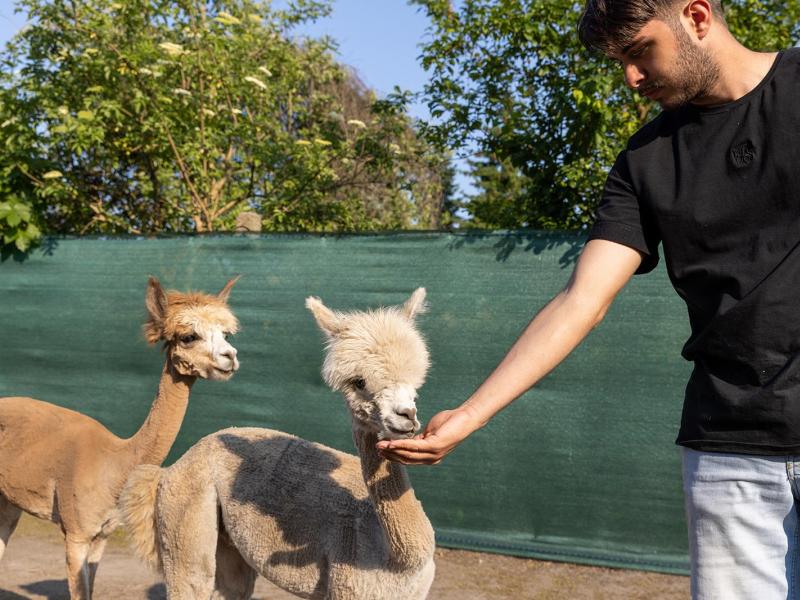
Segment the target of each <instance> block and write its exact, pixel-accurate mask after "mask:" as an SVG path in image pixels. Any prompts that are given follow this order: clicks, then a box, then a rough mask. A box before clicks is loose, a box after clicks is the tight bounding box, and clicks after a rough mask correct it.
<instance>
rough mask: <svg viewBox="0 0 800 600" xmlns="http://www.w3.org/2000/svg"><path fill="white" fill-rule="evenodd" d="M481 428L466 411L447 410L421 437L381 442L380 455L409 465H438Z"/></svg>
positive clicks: (461, 409)
mask: <svg viewBox="0 0 800 600" xmlns="http://www.w3.org/2000/svg"><path fill="white" fill-rule="evenodd" d="M480 425H481V423H478V422H476V419H475V417H474V416H473V414H472V412H471V411H470V410H468V409H466V408H464V407H460V408H456V409H454V410H445V411H442V412H440V413H438V414H437V415H435V416H434V417H433V418H432V419H431V420H430V422H429V423H428V424H427V425H426V426H425V430H424V431H423V432H422V434H421V435H418V436H416V437H415V438H413V439H410V440H384V441H382V442H378V451H379V452H380V453H381V455H383V456H384V457H385V458H388V459H389V460H392V461H395V462H400V463H404V464H407V465H436V464H439V463H440V462H441V461H442V459H443V458H444V457H445V456H447V455H448V454H450V452H452V451H453V449H454V448H455V447H456V446H457V445H458V444H460V443H461V442H462V441H463V440H464V438H466V437H467V436H468V435H469V434H471V433H472V432H473V431H475V430H476V429H478V428H479V427H480Z"/></svg>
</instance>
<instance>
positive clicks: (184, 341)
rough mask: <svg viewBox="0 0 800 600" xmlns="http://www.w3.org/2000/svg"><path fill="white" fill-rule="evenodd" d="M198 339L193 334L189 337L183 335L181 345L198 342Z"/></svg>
mask: <svg viewBox="0 0 800 600" xmlns="http://www.w3.org/2000/svg"><path fill="white" fill-rule="evenodd" d="M197 339H198V337H197V336H196V335H195V334H193V333H191V334H189V335H182V336H181V343H182V344H191V343H192V342H196V341H197Z"/></svg>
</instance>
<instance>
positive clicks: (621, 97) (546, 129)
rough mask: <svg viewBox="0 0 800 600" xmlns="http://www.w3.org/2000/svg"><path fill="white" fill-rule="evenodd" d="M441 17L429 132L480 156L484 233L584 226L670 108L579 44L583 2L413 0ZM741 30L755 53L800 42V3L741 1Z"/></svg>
mask: <svg viewBox="0 0 800 600" xmlns="http://www.w3.org/2000/svg"><path fill="white" fill-rule="evenodd" d="M412 2H413V3H414V4H417V5H419V6H420V7H422V8H423V9H424V10H425V11H426V13H427V15H428V17H429V18H430V20H431V25H430V28H429V31H428V33H429V40H430V41H428V42H427V43H426V44H425V45H424V46H423V48H422V65H423V67H425V68H426V69H427V70H429V71H430V80H429V83H428V84H427V85H426V87H425V91H424V95H425V97H426V99H427V102H428V105H429V108H430V112H431V115H432V116H433V118H434V119H435V123H434V124H431V125H429V127H428V135H429V136H430V138H431V139H433V140H435V141H436V142H437V143H439V144H442V145H443V146H448V147H460V148H464V149H465V151H466V152H469V153H474V154H476V155H477V159H474V160H472V161H471V171H470V173H471V175H472V176H473V177H474V178H475V179H476V182H477V185H478V188H479V192H478V194H477V195H476V196H475V197H473V198H471V200H470V202H469V203H467V204H466V207H467V208H468V210H469V211H470V212H471V214H472V216H473V219H472V220H471V221H470V223H471V224H472V225H473V226H480V227H489V228H491V227H504V228H517V227H536V228H544V229H553V228H565V229H580V228H584V227H587V226H588V225H589V224H590V223H592V221H593V219H594V211H595V208H596V204H597V201H598V200H599V198H600V195H601V191H602V188H603V185H604V183H605V179H606V174H607V172H608V169H609V168H610V167H611V165H612V164H613V161H614V159H615V158H616V155H617V153H618V152H619V151H620V150H622V148H623V146H624V143H625V140H627V138H628V137H629V136H630V135H631V134H633V133H634V132H635V131H636V129H638V128H639V127H640V126H641V125H642V124H644V122H646V121H647V120H649V119H651V118H652V117H654V116H655V114H657V110H658V108H657V107H656V106H654V105H653V104H652V103H650V102H649V101H646V100H645V99H643V98H641V97H637V96H635V95H634V94H633V93H632V92H631V91H630V90H628V89H627V88H626V87H625V86H624V85H623V84H622V74H621V71H620V69H619V67H618V66H617V65H616V64H614V63H613V62H611V61H610V60H608V59H606V58H605V57H603V56H601V55H599V54H594V53H590V52H588V51H586V50H585V49H584V48H583V47H582V46H581V44H580V42H579V40H578V37H577V33H576V30H577V27H576V25H577V22H578V19H579V17H580V14H581V11H582V9H583V4H584V3H583V2H575V1H574V0H547V2H541V1H539V0H463V1H461V2H459V3H458V4H457V8H456V7H454V6H453V3H452V2H450V1H449V0H412ZM727 19H728V21H729V24H730V28H731V30H732V32H733V33H734V35H736V36H737V37H738V38H739V39H740V40H741V41H742V42H743V43H745V44H746V45H747V46H748V47H750V48H753V49H758V50H775V49H780V48H785V47H788V46H791V45H792V44H793V43H794V41H795V40H797V39H798V37H799V36H800V0H788V1H783V0H782V1H780V2H779V1H777V0H731V1H730V2H728V3H727Z"/></svg>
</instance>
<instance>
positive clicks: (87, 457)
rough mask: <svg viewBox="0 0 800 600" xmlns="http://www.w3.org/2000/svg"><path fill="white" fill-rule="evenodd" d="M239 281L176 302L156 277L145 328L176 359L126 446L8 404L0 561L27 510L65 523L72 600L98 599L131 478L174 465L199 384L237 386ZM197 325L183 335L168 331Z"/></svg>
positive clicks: (57, 413)
mask: <svg viewBox="0 0 800 600" xmlns="http://www.w3.org/2000/svg"><path fill="white" fill-rule="evenodd" d="M234 281H235V280H231V281H229V282H228V284H227V285H226V286H225V288H224V289H223V290H222V292H220V294H219V295H218V296H208V295H205V294H199V293H193V294H188V295H184V294H180V293H178V292H170V293H169V294H167V293H165V292H164V291H163V290H162V289H161V286H160V284H159V283H158V281H157V280H156V279H154V278H151V279H150V281H149V284H148V289H147V294H146V306H147V308H148V312H149V318H148V321H147V323H146V324H145V326H144V329H145V332H146V336H147V338H148V340H149V341H150V342H151V343H155V342H157V341H158V340H163V341H164V343H165V345H166V353H167V359H166V362H165V364H164V368H163V370H162V373H161V380H160V382H159V387H158V395H157V396H156V399H155V401H154V402H153V405H152V407H151V409H150V412H149V414H148V415H147V419H146V420H145V422H144V424H143V425H142V426H141V428H140V429H139V431H138V432H137V433H136V434H135V435H134V436H133V437H131V438H128V439H121V438H118V437H117V436H115V435H114V434H113V433H111V432H110V431H108V430H107V429H106V428H105V427H103V425H101V424H100V423H98V422H97V421H95V420H94V419H92V418H90V417H87V416H86V415H82V414H80V413H78V412H75V411H72V410H68V409H65V408H61V407H60V406H56V405H53V404H48V403H47V402H41V401H39V400H34V399H32V398H19V397H13V398H0V556H2V554H3V551H4V550H5V547H6V544H7V543H8V539H9V537H10V536H11V534H12V533H13V532H14V528H15V527H16V525H17V522H18V520H19V517H20V514H21V512H22V511H23V510H24V511H25V512H28V513H30V514H32V515H34V516H37V517H39V518H41V519H48V520H51V521H53V522H55V523H58V524H59V525H60V526H61V529H62V531H63V532H64V539H65V545H66V558H67V582H68V585H69V592H70V597H71V598H73V599H74V598H82V599H87V600H88V599H89V598H90V597H91V594H92V587H93V583H94V578H95V574H96V572H97V567H98V563H99V562H100V558H101V557H102V554H103V550H104V548H105V543H106V539H107V537H108V536H109V535H110V533H111V532H112V531H114V529H115V528H116V527H117V524H118V521H119V519H118V514H117V509H116V504H117V499H118V497H119V493H120V492H121V491H122V487H123V486H124V484H125V481H126V480H127V478H128V475H129V474H130V473H131V471H133V469H134V468H135V467H136V466H138V465H142V464H154V465H158V464H161V462H162V461H163V460H164V458H166V456H167V453H168V452H169V449H170V448H171V447H172V443H173V442H174V441H175V437H176V436H177V433H178V430H179V429H180V426H181V422H182V421H183V416H184V414H185V412H186V407H187V404H188V401H189V392H190V390H191V387H192V384H193V383H194V381H195V379H196V378H197V377H205V378H209V379H220V380H225V379H229V378H230V377H231V376H232V375H233V373H234V371H235V370H236V369H237V368H238V366H239V363H238V360H237V359H236V350H235V349H234V348H233V346H231V345H230V344H229V343H228V342H227V341H225V339H224V336H225V334H226V333H231V332H234V331H235V330H236V327H237V322H236V318H235V317H234V316H233V314H232V313H231V312H230V310H229V309H228V308H227V306H226V300H227V298H228V294H229V293H230V290H231V287H232V286H233V283H234ZM189 322H191V323H193V325H191V326H188V327H186V328H184V329H181V328H180V327H179V326H178V325H176V326H175V327H172V326H170V325H169V324H170V323H176V324H186V323H189Z"/></svg>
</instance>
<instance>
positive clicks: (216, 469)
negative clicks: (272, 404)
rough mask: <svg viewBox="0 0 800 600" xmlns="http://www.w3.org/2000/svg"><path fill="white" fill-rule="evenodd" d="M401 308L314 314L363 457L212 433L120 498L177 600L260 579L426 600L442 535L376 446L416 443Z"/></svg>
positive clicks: (143, 471) (281, 438)
mask: <svg viewBox="0 0 800 600" xmlns="http://www.w3.org/2000/svg"><path fill="white" fill-rule="evenodd" d="M424 296H425V292H424V290H422V289H420V290H417V291H416V292H415V293H414V295H412V297H411V298H410V299H409V300H408V302H406V303H405V304H404V305H403V306H402V307H396V308H388V309H381V310H377V311H372V312H368V313H367V312H355V313H334V312H333V311H331V310H329V309H328V308H327V307H325V306H324V305H323V304H322V302H321V301H319V300H317V299H314V298H310V299H308V300H307V303H306V304H307V306H308V308H309V309H310V310H311V311H312V313H313V314H314V316H315V318H316V320H317V323H318V324H319V326H320V328H321V329H322V330H323V332H324V333H325V335H326V337H327V344H326V357H325V363H324V367H323V375H324V378H325V380H326V382H327V383H328V384H329V385H330V386H331V387H333V388H334V389H336V390H338V391H340V392H342V393H343V395H344V396H345V398H346V401H347V406H348V408H349V409H350V414H351V417H352V423H353V439H354V441H355V445H356V448H357V450H358V456H353V455H350V454H346V453H344V452H340V451H338V450H334V449H332V448H328V447H326V446H323V445H321V444H316V443H314V442H310V441H306V440H302V439H300V438H297V437H295V436H292V435H289V434H286V433H282V432H279V431H272V430H269V429H257V428H232V429H225V430H223V431H219V432H217V433H214V434H212V435H209V436H207V437H205V438H203V439H202V440H200V441H199V442H198V443H197V444H195V445H194V446H193V447H192V448H190V449H189V451H188V452H187V453H186V454H185V455H184V456H183V457H181V458H180V460H178V461H177V462H176V463H175V464H174V465H172V466H171V467H170V468H168V469H156V468H140V469H137V470H136V471H134V473H133V474H132V476H131V477H130V479H129V480H128V483H127V484H126V487H125V491H124V492H123V494H122V497H121V500H120V506H121V508H122V512H123V519H124V521H125V524H126V526H127V527H128V529H129V533H130V534H131V536H132V537H133V539H134V542H135V544H136V548H137V552H138V553H139V555H140V556H143V557H144V558H146V559H148V560H149V561H151V562H152V563H154V564H155V565H156V566H157V567H159V568H160V569H161V570H162V571H163V573H164V577H165V581H166V584H167V591H168V596H169V598H170V599H171V600H175V599H185V600H188V599H190V598H191V599H195V598H204V599H205V598H211V597H214V598H225V599H226V600H231V599H244V598H249V597H250V596H251V595H252V592H253V585H254V581H255V577H256V575H257V574H261V575H263V576H264V577H266V578H267V579H269V580H270V581H272V582H273V583H275V584H277V585H278V586H280V587H282V588H283V589H285V590H287V591H289V592H292V593H294V594H296V595H297V596H300V597H303V598H320V599H322V598H325V599H329V600H356V599H358V600H362V599H363V600H370V599H375V600H378V599H380V600H392V599H398V600H399V599H403V600H414V599H423V598H425V597H426V596H427V594H428V590H429V588H430V586H431V583H432V582H433V577H434V571H435V566H434V562H433V555H434V548H435V543H434V533H433V528H432V527H431V524H430V522H429V520H428V518H427V517H426V515H425V513H424V511H423V509H422V506H421V505H420V503H419V501H418V500H417V499H416V496H415V495H414V491H413V489H412V488H411V485H410V482H409V480H408V477H407V474H406V471H405V468H404V467H403V466H402V465H398V464H395V463H390V462H388V461H386V460H383V459H382V458H381V457H380V456H379V455H378V453H377V452H376V450H375V444H376V443H377V441H378V439H379V438H399V437H408V436H411V435H413V433H414V431H416V430H417V429H418V427H419V422H418V421H417V419H416V405H415V399H416V390H417V388H418V387H419V386H421V385H422V383H423V381H424V378H425V373H426V370H427V368H428V353H427V350H426V347H425V343H424V341H423V339H422V337H421V336H420V334H419V332H418V331H417V330H416V327H415V325H414V318H415V316H416V314H417V313H418V312H419V311H420V310H422V308H423V304H424Z"/></svg>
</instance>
